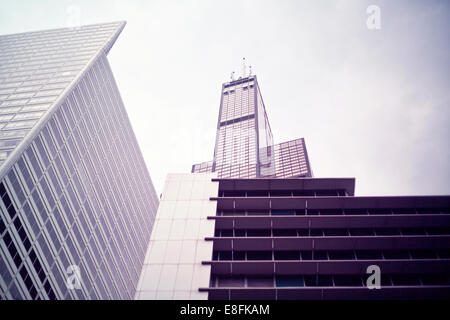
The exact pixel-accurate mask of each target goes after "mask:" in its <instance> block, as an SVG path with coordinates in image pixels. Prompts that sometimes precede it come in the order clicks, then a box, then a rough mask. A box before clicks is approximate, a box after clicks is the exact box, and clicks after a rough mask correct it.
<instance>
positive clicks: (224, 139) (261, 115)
mask: <svg viewBox="0 0 450 320" xmlns="http://www.w3.org/2000/svg"><path fill="white" fill-rule="evenodd" d="M192 172H193V173H201V172H217V176H218V177H219V178H260V177H279V178H289V177H311V176H312V171H311V167H310V164H309V159H308V153H307V151H306V145H305V140H304V139H303V138H301V139H296V140H293V141H288V142H284V143H281V144H277V145H275V144H274V141H273V136H272V130H271V128H270V124H269V119H268V117H267V113H266V108H265V106H264V101H263V98H262V95H261V90H260V88H259V85H258V80H257V78H256V75H253V76H252V75H246V74H245V73H244V74H243V77H241V78H239V79H237V80H232V81H230V82H227V83H224V84H223V85H222V90H221V99H220V108H219V120H218V122H217V136H216V145H215V148H214V159H213V161H209V162H203V163H199V164H195V165H193V166H192Z"/></svg>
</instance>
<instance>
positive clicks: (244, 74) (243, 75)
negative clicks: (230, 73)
mask: <svg viewBox="0 0 450 320" xmlns="http://www.w3.org/2000/svg"><path fill="white" fill-rule="evenodd" d="M246 72H247V70H246V66H245V58H242V78H245V77H246V76H247V75H246Z"/></svg>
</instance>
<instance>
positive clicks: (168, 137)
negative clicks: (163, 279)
mask: <svg viewBox="0 0 450 320" xmlns="http://www.w3.org/2000/svg"><path fill="white" fill-rule="evenodd" d="M372 4H373V5H377V6H378V7H379V8H380V21H381V29H378V30H376V29H375V30H370V29H368V28H367V25H366V21H367V19H368V17H369V16H370V14H367V13H366V9H367V7H368V6H369V5H372ZM78 12H79V21H80V22H81V24H91V23H99V22H109V21H116V20H126V21H127V26H126V27H125V29H124V30H123V32H122V34H121V35H120V37H119V39H118V40H117V42H116V44H115V46H114V47H113V49H112V50H111V52H110V54H109V61H110V63H111V67H112V69H113V73H114V75H115V78H116V81H117V83H118V86H119V90H120V92H121V95H122V98H123V100H124V104H125V107H126V109H127V112H128V115H129V117H130V120H131V123H132V126H133V129H134V131H135V133H136V136H137V139H138V142H139V145H140V147H141V150H142V153H143V155H144V158H145V161H146V163H147V167H148V169H149V171H150V175H151V177H152V180H153V182H154V184H155V187H156V189H157V191H158V192H161V191H162V188H163V185H164V180H165V176H166V174H167V173H171V172H172V173H173V172H190V170H191V165H192V164H193V163H197V162H201V161H207V160H211V159H212V157H213V150H214V140H215V133H216V132H215V130H216V124H217V116H218V112H219V102H220V89H221V85H222V83H223V82H225V81H228V80H229V77H230V74H231V72H232V71H233V70H236V71H238V70H240V63H241V59H242V57H246V59H247V61H248V64H250V65H252V68H253V70H254V73H256V75H257V76H258V80H259V84H260V87H261V91H262V95H263V98H264V102H265V105H266V109H267V113H268V116H269V120H270V123H271V127H272V131H273V136H274V140H275V142H276V143H279V142H282V141H285V140H290V139H295V138H299V137H305V139H306V146H307V149H308V153H309V157H310V160H311V164H312V168H313V170H314V174H315V176H316V177H355V178H356V194H357V195H418V194H424V195H425V194H426V195H428V194H450V161H449V160H450V151H449V150H450V148H449V146H450V143H449V141H448V140H449V138H450V34H449V31H450V21H449V17H450V1H445V0H443V1H431V0H426V1H425V0H423V1H419V0H418V1H381V0H370V1H347V0H342V1H331V0H330V1H298V0H296V1H283V0H277V1H261V0H255V1H229V0H228V1H210V0H205V1H193V0H189V1H167V0H164V1H130V0H127V1H111V0H106V1H92V0H89V1H61V0H58V1H56V0H54V1H42V0H41V1H18V0H15V1H6V0H1V2H0V33H1V34H6V33H16V32H24V31H35V30H40V29H48V28H57V27H65V26H67V25H68V23H69V24H70V23H73V21H74V20H73V19H74V17H75V18H76V16H77V13H78Z"/></svg>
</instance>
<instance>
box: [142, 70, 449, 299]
mask: <svg viewBox="0 0 450 320" xmlns="http://www.w3.org/2000/svg"><path fill="white" fill-rule="evenodd" d="M192 172H193V174H177V175H173V174H172V175H169V176H168V177H167V180H166V184H165V188H164V191H163V194H162V198H161V204H160V207H159V209H158V213H157V216H156V223H155V228H154V231H153V233H152V236H151V241H150V245H149V247H148V250H147V255H146V259H145V263H144V268H143V271H142V274H141V277H140V280H139V284H138V290H137V293H136V296H135V298H136V299H224V300H228V299H233V300H234V299H270V300H275V299H280V300H282V299H315V300H320V299H417V298H418V299H426V298H431V299H432V298H448V297H450V196H401V197H400V196H398V197H358V196H355V195H354V189H355V180H354V178H313V177H312V171H311V167H310V164H309V159H308V154H307V152H306V146H305V142H304V139H297V140H293V141H289V142H285V143H281V144H279V145H274V144H273V138H272V133H271V131H270V126H269V122H268V120H267V116H266V113H265V107H264V104H263V100H262V97H261V93H260V91H259V86H258V84H257V81H256V76H247V77H246V76H245V75H244V77H243V78H240V79H238V80H233V81H231V82H228V83H225V84H223V86H222V91H221V103H220V111H219V121H218V126H217V138H216V146H215V151H214V159H213V160H212V161H208V162H204V163H200V164H196V165H194V166H193V167H192ZM372 270H379V272H380V273H379V274H380V285H381V288H380V289H376V288H375V289H369V287H368V286H367V283H368V282H367V281H368V280H370V279H369V276H372V275H373V274H372V273H373V272H374V271H372ZM377 274H378V273H377ZM374 283H375V284H376V282H370V281H369V284H374Z"/></svg>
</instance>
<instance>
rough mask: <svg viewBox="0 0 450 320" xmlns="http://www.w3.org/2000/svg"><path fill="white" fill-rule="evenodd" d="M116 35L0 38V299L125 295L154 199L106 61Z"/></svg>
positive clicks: (111, 27) (88, 29)
mask: <svg viewBox="0 0 450 320" xmlns="http://www.w3.org/2000/svg"><path fill="white" fill-rule="evenodd" d="M124 26H125V22H117V23H105V24H96V25H89V26H81V27H76V28H64V29H55V30H47V31H38V32H28V33H21V34H13V35H3V36H0V164H1V165H0V198H1V201H0V298H1V299H111V298H114V299H129V298H132V297H133V296H134V294H135V290H136V285H137V282H138V279H139V274H140V272H141V268H142V264H143V260H144V255H145V250H146V246H147V243H148V241H149V238H150V233H151V229H152V226H153V221H154V217H155V213H156V209H157V207H158V202H159V200H158V197H157V195H156V192H155V190H154V187H153V184H152V181H151V178H150V176H149V174H148V171H147V168H146V166H145V163H144V160H143V157H142V155H141V152H140V150H139V146H138V144H137V141H136V138H135V136H134V133H133V131H132V128H131V125H130V122H129V119H128V116H127V114H126V111H125V108H124V105H123V102H122V100H121V97H120V94H119V91H118V89H117V85H116V83H115V80H114V77H113V74H112V71H111V68H110V66H109V63H108V60H107V57H106V56H107V54H108V52H109V50H110V49H111V47H112V45H113V44H114V42H115V40H116V39H117V37H118V35H119V34H120V32H121V31H122V29H123V28H124ZM78 270H79V272H80V273H79V276H78V273H77V272H78ZM74 277H75V278H74ZM69 280H70V281H69ZM76 280H80V283H79V286H78V281H76Z"/></svg>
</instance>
